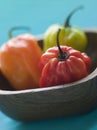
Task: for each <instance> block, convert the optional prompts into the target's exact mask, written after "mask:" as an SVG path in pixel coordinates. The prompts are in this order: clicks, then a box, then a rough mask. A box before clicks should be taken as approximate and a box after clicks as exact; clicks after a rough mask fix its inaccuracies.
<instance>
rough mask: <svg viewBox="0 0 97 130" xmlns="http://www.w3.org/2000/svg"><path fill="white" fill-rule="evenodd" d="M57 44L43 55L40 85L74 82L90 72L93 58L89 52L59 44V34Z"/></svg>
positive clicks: (48, 85)
mask: <svg viewBox="0 0 97 130" xmlns="http://www.w3.org/2000/svg"><path fill="white" fill-rule="evenodd" d="M59 32H60V30H59ZM59 32H58V35H59ZM57 46H58V47H52V48H49V49H48V50H47V51H46V52H45V53H44V54H43V55H42V56H41V59H40V63H39V67H40V70H41V77H40V82H39V87H50V86H55V85H61V84H65V83H70V82H74V81H77V80H79V79H82V78H83V77H85V76H87V75H88V74H89V71H90V68H91V59H90V57H89V56H87V54H85V53H81V52H80V51H77V50H75V49H73V48H72V47H67V46H59V41H58V36H57Z"/></svg>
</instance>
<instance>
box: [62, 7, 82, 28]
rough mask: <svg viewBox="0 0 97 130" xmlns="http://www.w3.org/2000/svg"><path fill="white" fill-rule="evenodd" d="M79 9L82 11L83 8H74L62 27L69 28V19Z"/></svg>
mask: <svg viewBox="0 0 97 130" xmlns="http://www.w3.org/2000/svg"><path fill="white" fill-rule="evenodd" d="M79 9H83V6H79V7H77V8H75V9H74V10H73V11H72V12H71V13H70V14H69V15H68V17H67V18H66V22H65V24H64V27H70V19H71V17H72V15H73V14H74V13H75V12H77V11H78V10H79Z"/></svg>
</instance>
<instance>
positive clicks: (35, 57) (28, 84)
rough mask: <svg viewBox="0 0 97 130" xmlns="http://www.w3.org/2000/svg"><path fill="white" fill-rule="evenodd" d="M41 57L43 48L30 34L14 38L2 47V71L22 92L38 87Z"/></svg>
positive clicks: (0, 63) (0, 65) (13, 85)
mask: <svg viewBox="0 0 97 130" xmlns="http://www.w3.org/2000/svg"><path fill="white" fill-rule="evenodd" d="M41 55H42V50H41V48H40V47H39V45H38V43H37V41H36V39H35V38H34V37H33V36H32V35H30V34H23V35H20V36H18V37H16V38H12V39H11V40H9V41H8V42H7V43H5V44H3V45H2V46H1V49H0V67H1V71H2V73H3V74H4V76H5V77H6V78H7V79H8V81H9V82H10V84H11V85H12V87H13V88H15V89H16V90H22V89H30V88H36V87H38V82H39V78H40V71H39V69H38V62H39V60H40V57H41Z"/></svg>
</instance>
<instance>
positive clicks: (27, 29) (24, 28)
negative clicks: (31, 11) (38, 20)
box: [8, 26, 31, 39]
mask: <svg viewBox="0 0 97 130" xmlns="http://www.w3.org/2000/svg"><path fill="white" fill-rule="evenodd" d="M16 30H26V31H29V32H31V29H30V28H29V27H26V26H17V27H12V28H11V29H10V30H9V32H8V36H9V39H11V38H12V37H13V31H16Z"/></svg>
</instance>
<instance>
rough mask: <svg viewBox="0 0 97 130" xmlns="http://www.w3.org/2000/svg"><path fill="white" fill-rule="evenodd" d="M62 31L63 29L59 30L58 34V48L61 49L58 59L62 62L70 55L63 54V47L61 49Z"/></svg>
mask: <svg viewBox="0 0 97 130" xmlns="http://www.w3.org/2000/svg"><path fill="white" fill-rule="evenodd" d="M60 31H61V29H59V30H58V33H57V47H58V49H59V55H58V59H59V60H60V61H64V60H66V59H67V58H68V54H67V53H66V52H63V51H62V49H61V47H60V43H59V34H60Z"/></svg>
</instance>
